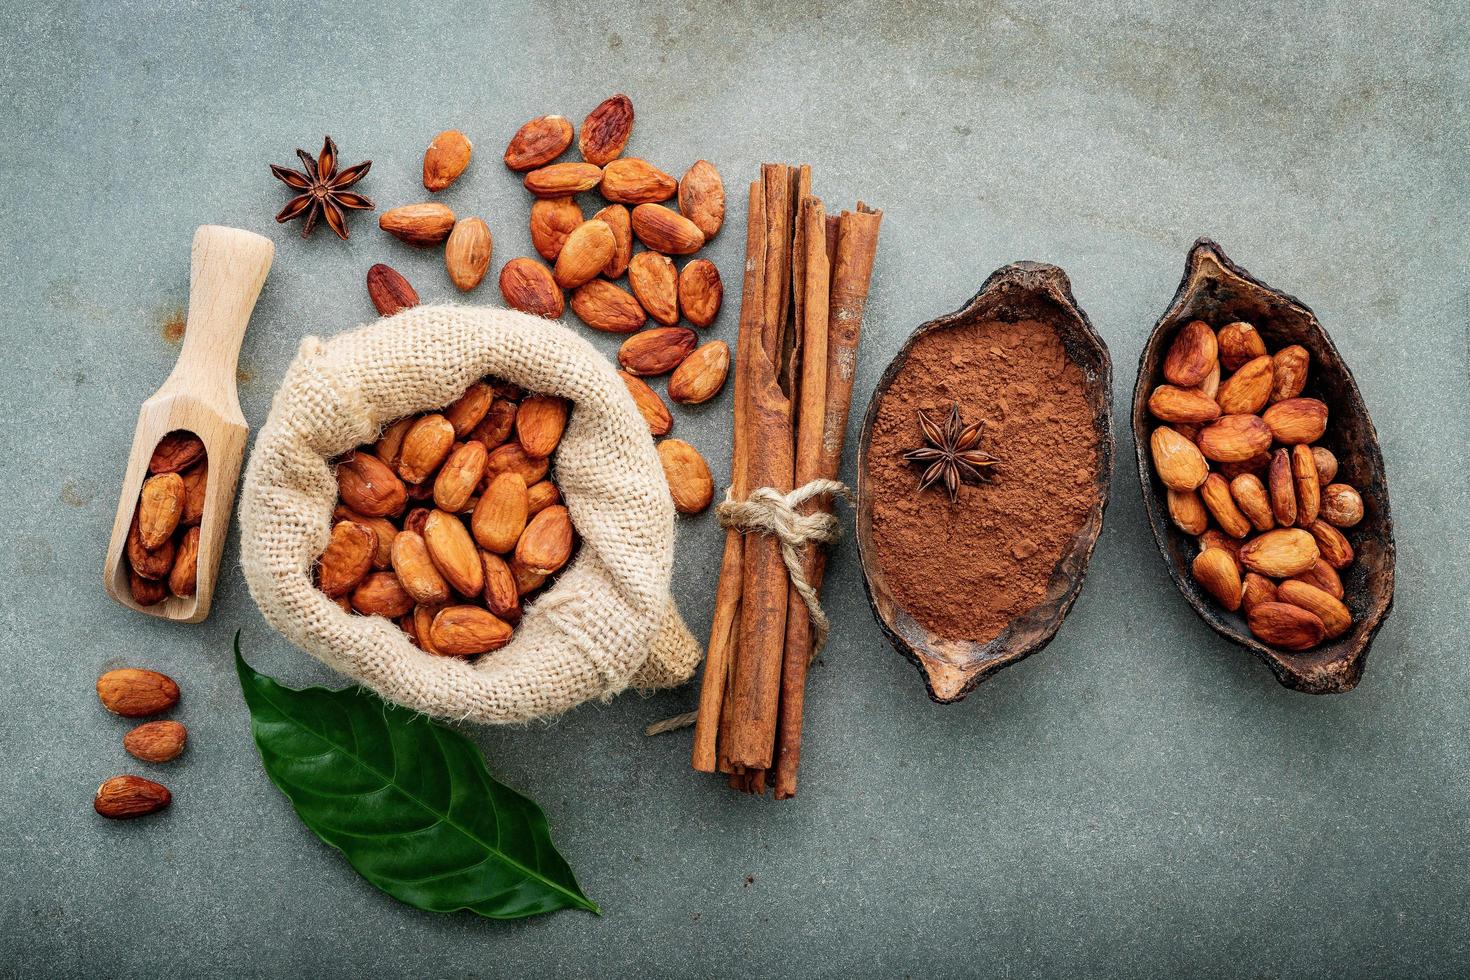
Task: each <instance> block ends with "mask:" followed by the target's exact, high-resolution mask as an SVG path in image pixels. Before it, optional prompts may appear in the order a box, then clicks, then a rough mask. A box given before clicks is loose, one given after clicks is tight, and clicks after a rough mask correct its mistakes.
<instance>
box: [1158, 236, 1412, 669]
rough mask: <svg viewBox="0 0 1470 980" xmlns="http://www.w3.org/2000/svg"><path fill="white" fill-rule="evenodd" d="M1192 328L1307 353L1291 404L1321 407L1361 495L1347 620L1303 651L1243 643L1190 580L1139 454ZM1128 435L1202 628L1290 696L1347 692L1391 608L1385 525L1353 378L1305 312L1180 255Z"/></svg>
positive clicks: (1183, 539)
mask: <svg viewBox="0 0 1470 980" xmlns="http://www.w3.org/2000/svg"><path fill="white" fill-rule="evenodd" d="M1194 320H1203V321H1205V322H1206V323H1208V324H1209V325H1210V326H1212V327H1215V328H1216V329H1218V328H1221V327H1224V326H1226V325H1227V324H1230V323H1232V322H1235V321H1243V322H1246V323H1249V324H1252V325H1253V326H1254V327H1255V328H1256V330H1257V331H1258V332H1259V334H1260V337H1261V338H1262V339H1263V340H1264V342H1265V345H1266V349H1267V350H1268V351H1270V352H1272V353H1273V354H1276V353H1278V352H1280V351H1282V350H1287V349H1291V348H1292V347H1293V346H1294V345H1296V346H1297V347H1299V348H1300V349H1301V350H1305V351H1306V352H1307V354H1308V355H1309V364H1310V366H1309V369H1308V371H1307V376H1306V386H1305V389H1304V390H1302V391H1300V392H1297V391H1292V392H1290V395H1292V396H1295V395H1298V394H1300V395H1303V396H1305V397H1307V398H1314V399H1318V400H1320V401H1321V402H1322V403H1323V404H1325V405H1326V406H1327V416H1328V420H1329V421H1328V425H1327V431H1326V433H1325V434H1324V435H1323V436H1322V439H1321V445H1322V446H1324V447H1325V448H1326V449H1328V450H1330V451H1331V452H1332V454H1333V455H1334V456H1336V458H1337V460H1338V463H1339V466H1340V467H1341V471H1340V479H1341V480H1342V482H1344V483H1348V484H1351V485H1352V486H1353V487H1356V488H1357V489H1358V490H1359V491H1360V492H1361V493H1362V497H1363V503H1364V517H1363V520H1362V522H1361V523H1360V524H1359V525H1358V526H1357V527H1354V528H1351V529H1349V530H1348V531H1347V532H1346V534H1347V537H1348V539H1349V541H1350V542H1351V545H1352V547H1353V548H1354V549H1355V551H1356V558H1355V560H1354V561H1353V562H1352V564H1351V565H1350V566H1348V567H1347V568H1345V569H1343V575H1342V580H1343V588H1344V591H1345V593H1346V598H1345V600H1344V601H1345V602H1346V603H1347V605H1348V607H1349V609H1351V611H1352V617H1353V623H1352V626H1351V628H1350V629H1348V630H1346V631H1345V632H1343V633H1342V634H1341V635H1340V636H1336V637H1332V638H1329V639H1327V640H1326V641H1325V642H1323V643H1322V644H1321V645H1319V646H1316V647H1314V648H1312V649H1310V650H1306V651H1303V652H1298V653H1293V652H1290V651H1286V650H1277V649H1273V648H1272V647H1270V646H1267V645H1266V644H1264V643H1262V642H1261V641H1260V640H1259V639H1257V638H1256V637H1254V636H1252V635H1251V632H1250V629H1249V628H1248V626H1247V625H1246V620H1245V617H1244V616H1243V615H1242V614H1241V613H1238V612H1234V613H1233V612H1228V611H1226V610H1224V609H1222V608H1220V606H1219V605H1218V604H1217V603H1215V602H1214V600H1212V599H1211V598H1210V597H1209V596H1208V595H1207V594H1205V592H1204V591H1203V590H1202V589H1201V588H1200V587H1199V585H1198V584H1197V583H1196V582H1195V581H1194V579H1193V578H1192V576H1191V575H1190V572H1189V569H1190V566H1191V564H1192V563H1193V561H1194V558H1195V555H1196V554H1197V553H1198V551H1199V546H1198V544H1197V542H1196V541H1195V539H1194V538H1192V537H1190V536H1189V535H1186V534H1184V533H1183V532H1181V531H1180V530H1179V529H1178V528H1177V527H1175V526H1174V524H1173V522H1172V521H1170V519H1169V510H1168V504H1167V499H1166V496H1165V490H1164V486H1163V485H1162V484H1161V483H1159V481H1158V480H1157V478H1156V477H1155V475H1154V473H1153V464H1152V461H1151V460H1150V459H1149V454H1148V448H1147V447H1148V435H1149V433H1150V432H1151V431H1152V429H1153V427H1154V426H1155V425H1156V424H1157V423H1156V421H1155V420H1154V419H1152V418H1151V417H1150V415H1149V410H1148V400H1149V397H1150V395H1151V394H1152V393H1153V390H1154V388H1155V387H1157V386H1158V385H1159V384H1160V379H1161V378H1162V377H1163V375H1162V366H1163V360H1164V357H1165V355H1166V354H1167V352H1168V350H1169V346H1170V344H1171V343H1172V341H1173V338H1174V335H1175V333H1176V332H1177V331H1178V330H1179V329H1180V328H1181V327H1183V326H1185V325H1186V324H1188V323H1190V322H1192V321H1194ZM1273 397H1274V396H1273ZM1133 435H1134V442H1135V444H1136V446H1137V447H1138V478H1139V482H1140V484H1141V485H1142V488H1143V502H1144V505H1145V507H1146V509H1147V511H1148V518H1149V523H1150V525H1152V527H1153V532H1154V540H1155V541H1156V542H1157V543H1158V546H1159V551H1160V553H1162V554H1163V556H1164V562H1165V564H1166V565H1167V566H1168V569H1169V575H1170V577H1171V578H1173V579H1174V584H1175V585H1177V586H1178V587H1179V591H1180V592H1181V593H1183V595H1184V598H1185V599H1186V600H1187V601H1188V602H1189V604H1190V605H1191V606H1193V607H1194V610H1195V612H1197V613H1198V614H1199V616H1200V618H1201V619H1203V620H1204V621H1205V623H1206V625H1208V626H1209V627H1210V629H1212V630H1214V631H1215V632H1216V633H1219V634H1220V635H1221V636H1223V637H1225V638H1226V639H1227V640H1230V641H1232V642H1234V643H1238V644H1240V645H1241V646H1243V647H1245V648H1246V649H1248V650H1250V651H1251V652H1252V653H1254V654H1255V655H1256V656H1257V657H1259V658H1260V659H1261V660H1263V661H1264V662H1265V663H1266V665H1267V666H1268V667H1270V668H1271V671H1272V673H1274V674H1275V675H1276V679H1277V680H1278V681H1280V682H1281V683H1282V684H1284V685H1285V686H1287V687H1289V688H1292V689H1293V690H1297V691H1304V692H1306V693H1308V694H1336V693H1341V692H1344V691H1351V690H1352V689H1353V688H1354V687H1356V686H1357V684H1358V681H1359V680H1361V679H1362V676H1363V668H1364V665H1365V662H1366V659H1367V655H1368V648H1369V646H1370V644H1371V643H1372V642H1373V636H1374V634H1376V633H1377V632H1378V628H1379V627H1380V626H1382V625H1383V621H1384V619H1385V618H1387V616H1388V613H1389V610H1390V609H1391V608H1392V606H1393V586H1394V540H1393V518H1392V516H1391V514H1390V512H1389V506H1388V482H1387V479H1386V477H1385V475H1384V469H1383V454H1382V453H1381V452H1380V451H1379V448H1378V434H1377V432H1375V430H1374V428H1373V421H1372V419H1371V418H1369V416H1368V409H1367V407H1366V406H1365V405H1364V404H1363V398H1362V395H1361V394H1359V392H1358V385H1357V382H1355V381H1354V380H1353V374H1352V371H1351V370H1349V369H1348V366H1347V364H1346V363H1345V362H1344V361H1343V359H1342V355H1341V354H1339V353H1338V351H1337V347H1336V346H1334V345H1333V343H1332V338H1331V337H1329V336H1328V334H1327V331H1326V330H1324V329H1323V327H1322V325H1321V324H1320V323H1319V322H1318V321H1317V317H1316V315H1315V314H1314V313H1313V312H1312V311H1311V309H1310V308H1308V307H1307V305H1306V304H1305V303H1302V302H1301V301H1300V300H1298V299H1296V298H1295V297H1292V296H1289V295H1287V294H1286V293H1283V292H1281V291H1279V290H1276V289H1273V288H1271V287H1270V286H1268V285H1266V284H1265V283H1263V282H1261V281H1260V280H1258V279H1255V278H1254V277H1252V276H1251V274H1250V273H1249V272H1247V271H1246V270H1245V269H1242V268H1241V267H1240V266H1238V265H1236V264H1235V263H1234V262H1232V261H1230V259H1229V258H1228V257H1227V256H1226V255H1225V252H1224V251H1223V250H1222V249H1221V248H1220V246H1219V245H1217V244H1215V243H1214V242H1213V241H1211V240H1210V239H1208V238H1201V239H1199V240H1198V241H1196V242H1195V243H1194V246H1193V247H1192V248H1191V249H1190V251H1189V257H1188V259H1187V261H1186V263H1185V269H1184V277H1183V279H1182V280H1181V281H1180V283H1179V289H1178V291H1177V292H1176V293H1175V294H1174V299H1173V301H1172V302H1171V303H1170V304H1169V308H1168V309H1166V310H1165V311H1164V313H1163V315H1162V316H1160V317H1159V320H1158V323H1157V324H1155V326H1154V329H1153V333H1152V334H1151V335H1150V337H1149V340H1148V343H1147V344H1146V345H1145V346H1144V348H1143V354H1142V356H1141V357H1140V358H1139V363H1138V380H1137V382H1136V384H1135V385H1134V388H1133Z"/></svg>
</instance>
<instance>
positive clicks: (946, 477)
mask: <svg viewBox="0 0 1470 980" xmlns="http://www.w3.org/2000/svg"><path fill="white" fill-rule="evenodd" d="M919 428H921V429H923V430H924V441H925V442H926V443H927V445H925V446H924V447H923V448H920V449H912V450H909V451H908V452H906V453H904V454H903V458H904V459H905V460H907V461H908V462H910V463H924V464H925V467H926V468H925V470H924V475H923V476H922V477H920V478H919V492H920V493H923V492H924V491H925V490H927V489H929V488H930V487H931V486H933V485H934V484H935V483H938V482H940V481H941V480H942V481H943V482H944V488H945V489H946V490H948V491H949V501H950V503H954V502H955V500H956V499H958V498H959V495H960V482H961V481H962V480H967V481H974V482H976V483H983V482H984V481H986V480H988V479H989V478H990V477H989V475H988V474H987V473H986V472H985V471H986V470H987V469H988V468H990V467H992V466H994V465H995V464H996V463H998V462H1000V460H998V459H996V458H995V457H994V456H992V455H990V454H989V453H984V452H981V451H980V450H979V449H977V448H975V447H977V446H979V445H980V436H981V434H982V433H983V432H984V431H985V422H984V421H983V420H982V421H980V422H973V423H971V424H970V425H965V424H964V423H963V422H962V421H961V420H960V406H959V403H958V402H952V403H951V404H950V406H949V418H947V419H945V420H944V422H943V424H941V423H939V422H937V421H935V419H934V417H933V416H932V415H930V414H929V413H928V412H926V411H924V410H923V409H922V408H921V409H919Z"/></svg>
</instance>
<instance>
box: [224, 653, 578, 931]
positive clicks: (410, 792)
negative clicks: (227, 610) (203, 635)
mask: <svg viewBox="0 0 1470 980" xmlns="http://www.w3.org/2000/svg"><path fill="white" fill-rule="evenodd" d="M235 668H236V670H237V671H238V672H239V674H240V689H241V690H242V691H243V692H244V694H245V703H246V704H247V705H248V706H249V708H250V727H251V731H252V732H253V733H254V735H255V744H256V746H257V747H258V748H259V749H260V759H261V762H263V763H264V764H265V771H266V774H267V775H269V776H270V778H271V781H272V782H273V783H275V784H276V786H278V787H280V790H281V792H283V793H285V794H286V796H287V797H288V798H290V800H291V803H292V805H293V806H295V807H296V814H297V815H298V816H299V817H301V820H302V822H303V823H305V824H306V826H307V827H309V828H311V830H312V832H313V833H315V834H316V835H317V836H318V837H320V838H321V839H322V840H324V841H326V842H327V843H328V844H330V845H332V846H333V847H335V848H337V849H338V850H339V851H341V852H342V853H343V854H345V855H346V856H347V860H348V861H349V862H351V864H352V867H353V868H355V869H356V870H357V873H358V874H360V875H362V876H363V877H364V878H366V879H367V880H368V881H369V882H371V883H372V884H373V885H374V886H376V887H378V888H381V889H382V890H383V891H385V892H387V893H388V894H389V895H392V896H393V897H394V898H396V899H398V900H399V901H400V902H406V903H407V904H409V905H412V906H414V907H415V908H420V909H426V910H428V911H430V912H454V911H457V910H459V909H469V910H470V911H472V912H477V913H479V914H480V915H484V916H488V917H490V918H492V919H518V918H521V917H523V916H528V915H538V914H540V913H542V912H554V911H556V910H557V909H565V908H582V909H587V910H589V911H591V912H597V906H596V905H594V904H593V903H592V901H591V900H590V899H588V898H587V896H586V895H583V894H582V889H581V887H580V886H578V884H577V879H576V877H575V876H574V875H573V874H572V869H571V868H570V867H569V866H568V865H567V862H566V860H565V859H564V858H563V857H562V856H561V855H560V854H559V853H557V850H556V847H555V846H553V844H552V843H551V832H550V830H549V829H548V827H547V825H546V816H545V814H543V813H542V812H541V808H540V807H539V806H537V805H536V804H535V803H534V802H533V801H532V800H530V799H528V798H526V797H524V796H522V795H521V794H520V793H517V792H516V791H515V790H513V789H510V788H509V787H507V786H504V785H502V784H501V783H498V782H496V781H495V779H494V777H492V776H491V775H490V773H489V771H488V770H487V769H486V768H485V759H484V756H482V755H481V754H480V751H479V749H477V748H476V747H475V746H474V744H473V743H472V742H470V740H469V739H467V738H465V737H464V736H463V735H461V734H459V733H458V732H455V731H453V730H452V729H449V728H446V727H444V726H443V725H440V724H438V723H436V722H434V721H431V720H429V719H428V718H426V717H424V716H422V715H418V714H415V713H413V712H411V711H408V710H406V709H404V708H399V707H396V706H394V705H391V704H388V703H387V702H385V701H383V700H381V699H380V698H378V697H377V696H376V695H373V694H370V693H368V692H366V691H364V690H362V689H361V688H348V689H346V690H343V691H329V690H327V689H326V688H323V687H311V688H306V689H305V690H300V691H297V690H292V689H291V688H289V687H283V686H281V685H280V684H278V683H276V682H275V681H274V680H273V679H271V678H269V677H266V676H265V675H264V674H259V673H256V672H255V671H254V670H253V669H251V667H250V665H249V664H247V663H246V662H245V658H244V657H242V656H241V655H240V634H239V633H236V634H235Z"/></svg>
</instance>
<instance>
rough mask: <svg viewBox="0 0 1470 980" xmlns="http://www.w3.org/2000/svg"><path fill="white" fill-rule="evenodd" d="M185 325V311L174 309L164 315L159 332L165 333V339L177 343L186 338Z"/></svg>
mask: <svg viewBox="0 0 1470 980" xmlns="http://www.w3.org/2000/svg"><path fill="white" fill-rule="evenodd" d="M184 327H185V323H184V311H183V310H181V309H172V310H169V311H168V312H167V313H165V314H164V315H163V319H162V322H161V323H160V324H159V327H158V332H159V333H161V334H163V339H164V340H166V341H168V342H169V343H170V344H177V343H181V342H182V341H183V339H184Z"/></svg>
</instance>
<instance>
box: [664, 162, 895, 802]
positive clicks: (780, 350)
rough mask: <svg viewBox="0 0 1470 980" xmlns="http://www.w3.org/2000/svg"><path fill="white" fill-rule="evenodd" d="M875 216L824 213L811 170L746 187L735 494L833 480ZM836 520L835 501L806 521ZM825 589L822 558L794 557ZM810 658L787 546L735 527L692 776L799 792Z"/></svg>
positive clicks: (811, 550) (772, 169)
mask: <svg viewBox="0 0 1470 980" xmlns="http://www.w3.org/2000/svg"><path fill="white" fill-rule="evenodd" d="M882 217H883V214H882V212H881V211H875V210H873V209H871V208H869V207H867V206H866V205H865V204H863V203H862V202H859V203H858V206H857V210H856V211H851V212H849V211H844V212H842V214H841V215H839V216H831V217H829V216H828V215H827V214H826V211H825V209H824V208H823V205H822V201H821V200H820V199H819V198H816V197H813V196H812V193H811V168H810V167H808V166H805V165H803V166H799V167H793V166H788V165H786V164H765V165H764V166H762V167H761V176H760V179H759V180H757V181H755V182H754V183H752V184H751V185H750V212H749V224H748V230H747V232H746V240H745V285H744V291H743V293H742V296H741V306H740V336H739V342H738V348H737V351H736V375H735V424H734V457H733V463H732V466H731V489H732V498H733V499H734V500H737V501H743V500H745V499H747V498H748V497H749V495H750V493H751V491H753V490H755V489H757V488H761V487H770V488H772V489H774V490H775V491H777V492H779V493H782V494H785V493H789V492H790V491H791V490H792V489H793V488H797V487H802V486H804V485H806V484H807V483H809V482H811V481H812V480H834V479H836V477H837V473H838V469H839V468H840V465H841V462H842V446H843V441H844V436H845V434H846V430H847V417H848V409H849V407H850V405H851V402H852V382H853V375H854V372H855V368H856V364H857V348H858V341H859V338H860V334H861V331H862V320H863V309H864V306H865V305H866V303H867V296H868V285H869V283H870V281H871V277H872V271H873V259H874V256H875V254H876V252H877V246H878V225H879V222H880V221H881V220H882ZM816 510H824V511H826V512H829V513H830V512H831V510H832V500H831V498H830V495H824V496H821V497H817V498H814V499H812V500H810V501H808V502H807V503H805V504H804V505H803V512H805V513H811V512H813V511H816ZM800 558H801V567H802V571H803V573H804V577H805V578H806V580H807V581H808V582H809V583H810V584H811V585H812V586H814V587H816V588H820V586H821V581H822V576H823V573H824V571H825V568H826V553H825V550H823V549H822V548H820V547H818V546H817V545H814V544H808V545H807V546H806V547H805V549H804V553H803V554H801V555H800ZM812 653H813V630H812V623H811V617H810V615H809V612H808V608H807V606H806V604H805V602H804V601H803V599H802V598H801V597H800V596H799V595H798V594H797V591H796V589H795V588H794V587H793V586H792V582H791V578H790V576H789V574H788V572H787V568H786V565H785V563H784V561H783V559H782V554H781V543H780V541H779V540H778V539H777V538H775V537H773V536H771V535H769V534H762V533H755V532H748V533H742V532H740V531H738V530H735V529H733V528H732V529H729V530H727V531H726V535H725V553H724V558H723V560H722V562H721V566H720V583H719V589H718V592H717V595H716V603H715V613H714V623H713V625H712V627H711V630H710V641H709V654H708V658H707V660H706V662H705V673H704V681H703V687H702V688H701V689H700V695H699V713H698V719H697V721H696V722H695V728H694V753H693V764H694V768H695V769H698V770H700V771H702V772H721V773H726V774H728V776H729V780H730V784H731V785H732V786H734V787H736V788H738V789H742V790H744V791H746V792H750V793H756V794H764V793H765V789H766V785H767V783H768V782H769V783H771V784H772V785H773V786H774V790H775V796H776V798H777V799H786V798H789V797H791V796H794V795H795V794H796V770H797V765H798V763H799V762H800V759H801V729H802V706H803V700H804V697H805V691H806V677H807V666H808V664H809V663H810V660H811V657H812Z"/></svg>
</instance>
